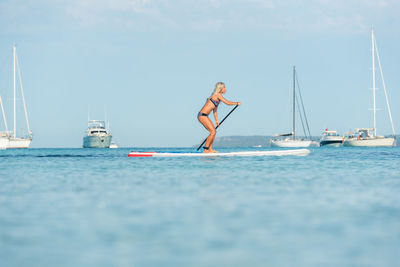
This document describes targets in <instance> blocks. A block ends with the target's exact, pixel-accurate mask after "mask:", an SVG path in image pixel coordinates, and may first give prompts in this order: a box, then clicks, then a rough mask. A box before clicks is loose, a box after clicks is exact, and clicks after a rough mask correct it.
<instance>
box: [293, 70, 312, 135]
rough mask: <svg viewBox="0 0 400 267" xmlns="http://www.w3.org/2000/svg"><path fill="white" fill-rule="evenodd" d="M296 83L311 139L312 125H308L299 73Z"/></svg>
mask: <svg viewBox="0 0 400 267" xmlns="http://www.w3.org/2000/svg"><path fill="white" fill-rule="evenodd" d="M296 83H297V88H298V91H299V97H300V100H301V107H302V109H303V114H304V118H305V121H306V125H307V130H308V135H309V137H310V139H311V132H310V127H309V125H308V120H307V115H306V111H305V109H304V104H303V97H302V96H301V90H300V84H299V80H298V79H297V75H296ZM300 113H301V112H300Z"/></svg>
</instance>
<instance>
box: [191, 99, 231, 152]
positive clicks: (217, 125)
mask: <svg viewBox="0 0 400 267" xmlns="http://www.w3.org/2000/svg"><path fill="white" fill-rule="evenodd" d="M238 106H239V105H236V106H235V107H234V108H233V109H232V110H231V111H230V112H229V113H228V115H226V116H225V118H223V119H222V121H221V122H220V123H219V124H218V125H217V127H215V129H218V127H219V126H220V125H221V124H222V123H223V122H224V120H226V118H228V117H229V115H231V113H232V112H233V111H234V110H235V109H236V108H237V107H238ZM207 138H208V137H207ZM207 138H206V139H204V141H203V143H201V145H200V146H199V147H198V148H197V151H198V150H199V149H200V148H201V147H202V146H203V145H204V143H205V142H206V141H207Z"/></svg>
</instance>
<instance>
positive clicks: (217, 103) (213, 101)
mask: <svg viewBox="0 0 400 267" xmlns="http://www.w3.org/2000/svg"><path fill="white" fill-rule="evenodd" d="M210 101H211V103H213V104H214V106H215V107H218V105H219V102H221V100H217V101H215V100H213V99H212V98H210Z"/></svg>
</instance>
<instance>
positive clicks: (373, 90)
mask: <svg viewBox="0 0 400 267" xmlns="http://www.w3.org/2000/svg"><path fill="white" fill-rule="evenodd" d="M371 42H372V49H371V50H372V94H373V97H374V108H373V111H374V136H376V100H375V90H376V88H375V36H374V29H372V30H371Z"/></svg>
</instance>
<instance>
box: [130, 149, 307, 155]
mask: <svg viewBox="0 0 400 267" xmlns="http://www.w3.org/2000/svg"><path fill="white" fill-rule="evenodd" d="M308 154H310V150H308V149H291V150H265V151H238V152H218V153H201V152H193V153H185V152H175V153H170V152H131V153H129V155H128V156H129V157H217V156H218V157H219V156H222V157H233V156H240V157H249V156H251V157H253V156H307V155H308Z"/></svg>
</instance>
